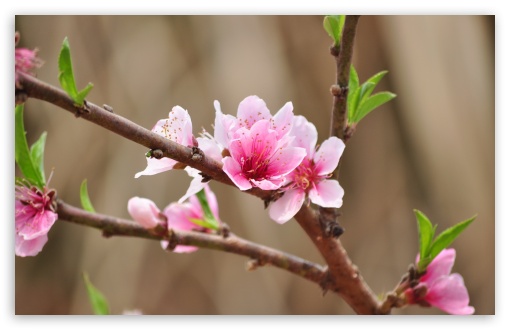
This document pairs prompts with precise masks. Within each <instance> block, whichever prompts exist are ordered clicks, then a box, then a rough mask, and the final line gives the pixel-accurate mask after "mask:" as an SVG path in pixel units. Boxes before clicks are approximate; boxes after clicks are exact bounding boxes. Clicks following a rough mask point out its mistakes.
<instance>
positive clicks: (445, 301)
mask: <svg viewBox="0 0 510 330" xmlns="http://www.w3.org/2000/svg"><path fill="white" fill-rule="evenodd" d="M418 261H419V255H418V258H417V261H416V263H418ZM454 262H455V249H444V250H443V251H441V253H439V254H438V255H437V257H435V258H434V260H432V262H431V263H430V264H429V265H428V266H427V270H426V273H425V274H424V275H423V276H421V277H420V279H419V283H418V285H416V286H414V287H412V288H409V289H407V290H406V291H405V292H404V294H405V296H406V300H407V303H408V304H420V305H422V306H435V307H437V308H439V309H441V310H443V311H445V312H446V313H449V314H473V313H474V312H475V309H474V308H473V307H472V306H469V294H468V292H467V289H466V286H465V285H464V280H463V278H462V276H461V275H460V274H457V273H455V274H450V272H451V270H452V267H453V264H454Z"/></svg>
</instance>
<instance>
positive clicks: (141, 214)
mask: <svg viewBox="0 0 510 330" xmlns="http://www.w3.org/2000/svg"><path fill="white" fill-rule="evenodd" d="M204 191H205V197H206V199H207V203H208V205H209V208H210V210H211V212H212V214H213V215H214V217H215V218H216V220H217V221H219V212H218V202H217V200H216V195H215V194H214V193H213V192H212V191H211V189H210V188H209V186H208V185H207V184H205V186H204ZM128 212H129V214H130V215H131V217H132V218H133V219H134V220H135V221H136V222H138V223H139V224H140V225H141V226H143V227H144V228H147V229H150V228H154V227H156V226H157V225H160V224H164V223H165V222H166V226H167V228H168V230H172V229H177V230H184V231H201V232H208V233H209V232H212V230H211V229H208V228H206V227H204V226H201V225H199V224H197V223H195V222H194V221H197V220H198V221H201V220H204V219H205V213H204V210H203V208H202V205H201V204H200V201H199V200H198V198H197V196H196V195H192V196H190V197H189V199H188V202H185V203H170V204H169V205H168V206H167V207H166V208H165V209H164V210H163V212H161V211H160V210H159V208H158V207H157V206H156V204H154V202H152V201H151V200H149V199H146V198H140V197H132V198H131V199H130V200H129V202H128ZM162 219H165V220H162ZM168 245H169V242H168V241H166V240H163V241H161V246H162V247H163V249H165V250H166V249H167V248H168ZM197 249H198V248H197V247H195V246H186V245H177V246H175V248H174V249H173V252H176V253H187V252H193V251H196V250H197Z"/></svg>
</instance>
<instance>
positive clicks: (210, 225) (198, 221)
mask: <svg viewBox="0 0 510 330" xmlns="http://www.w3.org/2000/svg"><path fill="white" fill-rule="evenodd" d="M189 221H191V222H193V223H194V224H195V225H198V226H200V227H204V228H208V229H212V230H218V229H219V227H218V225H217V224H215V223H212V222H209V221H206V220H202V219H195V218H190V219H189Z"/></svg>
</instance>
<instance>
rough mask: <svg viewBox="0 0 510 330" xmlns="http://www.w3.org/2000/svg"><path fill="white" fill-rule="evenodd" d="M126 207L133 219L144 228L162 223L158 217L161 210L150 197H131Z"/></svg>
mask: <svg viewBox="0 0 510 330" xmlns="http://www.w3.org/2000/svg"><path fill="white" fill-rule="evenodd" d="M127 208H128V212H129V214H130V215H131V217H132V218H133V220H135V221H136V222H138V224H140V225H141V226H142V227H144V228H147V229H150V228H154V227H156V226H157V225H158V224H160V223H163V221H161V220H160V218H159V216H160V213H161V211H160V210H159V208H158V207H157V206H156V204H154V202H153V201H151V200H150V199H147V198H140V197H132V198H130V199H129V201H128V206H127Z"/></svg>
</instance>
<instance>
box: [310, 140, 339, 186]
mask: <svg viewBox="0 0 510 330" xmlns="http://www.w3.org/2000/svg"><path fill="white" fill-rule="evenodd" d="M344 149H345V144H344V143H343V141H342V140H340V139H339V138H337V137H336V136H332V137H330V138H329V139H327V140H326V141H324V142H323V143H322V145H321V146H320V148H319V150H317V152H316V153H315V156H314V157H313V161H314V162H315V169H316V171H317V174H318V175H320V176H325V175H328V174H330V173H332V172H333V171H334V170H335V168H336V167H337V166H338V162H339V160H340V156H342V153H343V151H344Z"/></svg>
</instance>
